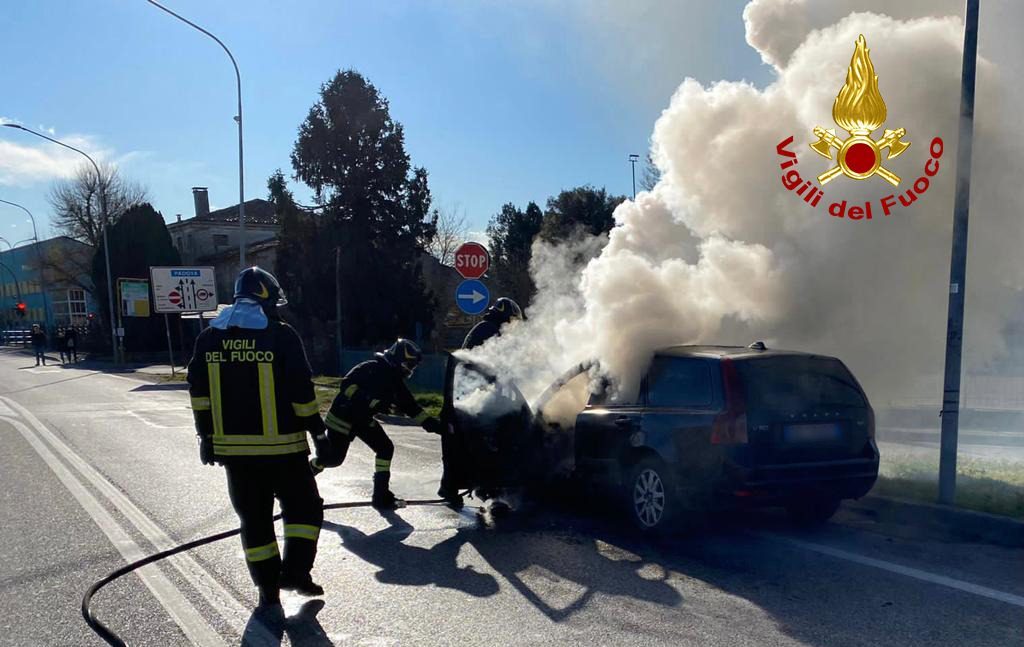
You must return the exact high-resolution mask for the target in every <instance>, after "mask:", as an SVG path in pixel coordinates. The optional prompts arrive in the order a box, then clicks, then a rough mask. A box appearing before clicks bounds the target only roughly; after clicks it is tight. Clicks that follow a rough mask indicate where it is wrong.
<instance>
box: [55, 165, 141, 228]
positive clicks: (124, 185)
mask: <svg viewBox="0 0 1024 647" xmlns="http://www.w3.org/2000/svg"><path fill="white" fill-rule="evenodd" d="M102 193H106V197H107V218H108V221H109V224H110V225H113V224H114V223H116V222H117V221H118V219H120V218H121V216H122V215H123V214H124V213H125V212H127V211H128V210H129V209H131V208H132V207H135V206H138V205H141V204H142V203H144V202H146V201H147V200H148V199H149V197H148V195H147V191H146V189H145V188H144V187H143V186H141V185H140V184H138V183H136V182H133V181H131V180H128V179H126V178H125V177H124V176H122V175H121V173H120V171H118V169H117V167H116V166H113V165H111V164H103V165H101V166H100V173H99V175H98V176H97V175H96V169H94V168H93V166H92V164H85V165H83V166H80V167H79V168H78V170H77V171H76V172H75V176H74V177H73V178H71V179H69V180H61V181H59V182H57V183H55V184H54V185H53V187H51V189H50V193H49V195H48V196H47V197H48V199H49V202H50V206H51V207H52V208H53V217H52V219H51V223H52V224H53V228H54V229H56V230H57V231H58V232H60V233H62V234H65V235H67V236H70V237H71V238H74V239H75V240H80V241H82V242H83V243H89V244H90V245H92V246H93V247H96V246H97V245H99V243H100V239H101V238H102V237H103V211H102V202H101V200H100V196H101V194H102Z"/></svg>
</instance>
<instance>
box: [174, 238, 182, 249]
mask: <svg viewBox="0 0 1024 647" xmlns="http://www.w3.org/2000/svg"><path fill="white" fill-rule="evenodd" d="M175 246H176V247H177V248H178V251H179V252H180V251H181V236H178V243H177V245H175Z"/></svg>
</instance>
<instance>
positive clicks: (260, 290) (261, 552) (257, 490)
mask: <svg viewBox="0 0 1024 647" xmlns="http://www.w3.org/2000/svg"><path fill="white" fill-rule="evenodd" d="M287 303H288V301H287V300H286V299H285V295H284V292H283V291H282V290H281V285H280V284H279V283H278V282H277V279H276V278H274V276H273V275H272V274H270V273H269V272H267V271H265V270H262V269H260V268H259V267H250V268H248V269H246V270H243V271H242V272H241V273H240V274H239V275H238V279H237V280H236V282H235V292H234V304H233V305H232V306H229V307H228V308H225V309H224V310H223V311H222V312H221V314H219V315H218V316H217V317H216V318H215V319H213V320H212V321H211V322H210V326H209V327H208V328H207V329H206V330H204V331H203V332H202V333H200V335H199V337H198V338H197V339H196V345H195V351H194V352H193V354H192V360H191V361H190V362H189V365H188V383H189V393H190V395H191V397H192V410H193V415H194V417H195V424H196V431H197V432H198V435H199V456H200V460H201V461H202V462H203V463H204V464H206V465H212V464H213V463H215V462H217V463H220V464H222V465H223V466H224V468H225V472H226V474H227V485H228V495H229V496H230V498H231V503H232V505H233V506H234V508H235V512H237V513H238V517H239V520H240V521H241V526H242V533H241V535H242V546H243V548H244V549H245V558H246V562H247V564H248V567H249V573H250V575H251V576H252V579H253V582H254V583H255V584H256V586H257V587H258V589H259V604H260V607H263V608H266V607H270V608H271V610H274V609H276V610H278V611H279V610H280V607H279V604H280V597H279V591H280V590H281V589H288V590H294V591H297V592H299V593H302V594H304V595H323V592H324V590H323V587H321V586H320V585H318V584H316V583H315V582H314V581H313V578H312V575H311V571H312V568H313V563H314V561H315V559H316V548H317V539H318V538H319V535H320V526H321V523H322V522H323V499H321V498H320V494H319V492H318V491H317V486H316V480H315V479H314V478H313V473H312V471H311V470H310V466H309V463H308V462H307V456H308V455H309V445H308V443H307V440H306V433H307V432H309V433H311V434H314V435H315V434H318V433H319V432H321V431H323V429H324V423H323V420H321V418H320V409H319V406H318V405H317V400H316V393H315V391H314V387H313V379H312V372H311V370H310V367H309V362H308V361H307V359H306V351H305V349H304V348H303V345H302V340H301V339H299V335H298V333H296V332H295V330H294V329H293V328H292V327H291V326H289V325H288V324H286V323H284V322H283V321H281V319H280V316H279V314H278V307H280V306H283V305H286V304H287ZM275 498H276V499H277V500H278V501H279V502H280V504H281V512H282V514H283V515H284V559H283V560H282V558H281V553H280V551H279V549H278V544H277V537H276V535H275V532H274V499H275Z"/></svg>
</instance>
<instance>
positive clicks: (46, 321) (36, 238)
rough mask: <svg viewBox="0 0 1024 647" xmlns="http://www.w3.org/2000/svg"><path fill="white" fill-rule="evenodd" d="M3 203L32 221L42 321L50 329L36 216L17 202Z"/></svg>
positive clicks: (5, 201)
mask: <svg viewBox="0 0 1024 647" xmlns="http://www.w3.org/2000/svg"><path fill="white" fill-rule="evenodd" d="M0 202H2V203H3V204H7V205H10V206H12V207H17V208H19V209H21V210H22V211H24V212H25V213H27V214H28V217H29V220H31V221H32V239H33V240H34V241H36V258H37V259H38V263H39V290H40V292H42V294H43V323H44V324H46V329H47V330H49V329H50V306H49V304H48V303H47V300H46V275H45V274H44V272H43V250H42V245H40V244H39V233H38V232H37V231H36V217H35V216H33V215H32V212H31V211H29V210H28V209H26V208H25V207H23V206H21V205H20V204H18V203H17V202H10V201H8V200H0ZM8 245H10V243H8ZM12 249H13V248H12Z"/></svg>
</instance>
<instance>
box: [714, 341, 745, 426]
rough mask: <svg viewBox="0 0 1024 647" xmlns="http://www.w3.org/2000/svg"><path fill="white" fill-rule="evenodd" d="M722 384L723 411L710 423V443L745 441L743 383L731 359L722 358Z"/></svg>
mask: <svg viewBox="0 0 1024 647" xmlns="http://www.w3.org/2000/svg"><path fill="white" fill-rule="evenodd" d="M722 385H723V387H724V391H725V411H723V412H722V413H720V414H719V415H718V416H717V417H716V418H715V421H714V422H713V423H711V444H712V445H735V444H738V443H745V442H747V405H746V402H745V400H744V397H743V385H742V384H741V383H740V375H739V372H738V371H737V370H736V365H735V364H733V362H732V360H729V359H723V360H722Z"/></svg>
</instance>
